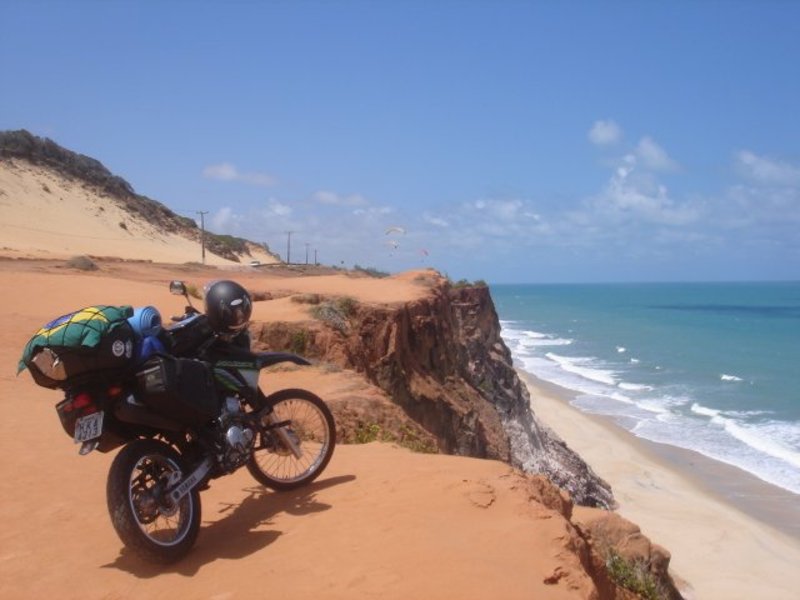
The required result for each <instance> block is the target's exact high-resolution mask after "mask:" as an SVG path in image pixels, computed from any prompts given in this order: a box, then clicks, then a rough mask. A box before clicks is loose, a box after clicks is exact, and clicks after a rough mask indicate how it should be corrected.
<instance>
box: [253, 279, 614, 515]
mask: <svg viewBox="0 0 800 600" xmlns="http://www.w3.org/2000/svg"><path fill="white" fill-rule="evenodd" d="M415 277H416V278H417V279H418V283H419V285H424V286H425V287H426V288H427V289H428V293H427V294H426V295H425V297H423V298H420V299H417V300H415V301H413V302H409V303H405V304H402V305H399V306H387V305H374V304H366V303H357V302H353V303H348V302H347V297H344V298H343V297H339V298H325V297H321V298H316V299H315V301H318V303H317V304H315V305H313V306H314V307H315V308H314V309H312V310H310V311H309V313H310V314H314V315H316V316H317V317H318V318H317V319H316V320H314V321H313V322H308V323H295V324H294V325H293V326H291V327H289V326H287V324H286V323H281V322H270V323H263V324H257V325H255V326H254V333H255V338H256V339H257V340H258V341H259V342H260V343H262V344H263V345H264V346H265V347H270V348H291V347H292V346H293V344H296V343H297V340H298V339H302V340H303V342H304V343H303V348H302V349H303V350H304V351H305V352H306V353H307V354H309V355H311V356H314V357H316V358H318V359H320V360H323V361H326V362H329V363H333V364H336V365H338V366H340V367H342V368H347V369H353V370H355V371H357V372H359V373H361V374H363V375H364V376H365V377H366V378H367V380H368V381H370V382H371V383H373V384H375V385H376V386H378V387H379V388H380V389H382V390H384V391H385V392H386V393H387V394H388V395H389V396H390V397H391V398H392V400H393V402H394V403H395V404H396V405H398V406H399V407H401V408H402V410H403V412H404V413H405V414H406V415H407V416H408V417H409V418H410V419H411V420H412V421H413V422H414V423H415V424H417V425H419V426H421V427H422V428H423V429H424V430H425V431H426V432H428V433H429V434H431V435H432V436H433V437H434V438H435V440H436V444H437V447H438V448H439V449H440V450H441V451H442V452H445V453H448V454H459V455H464V456H474V457H479V458H493V459H497V460H502V461H504V462H508V463H510V464H512V465H514V466H516V467H518V468H520V469H522V470H524V471H527V472H530V473H541V474H545V475H547V476H548V477H549V478H550V479H551V480H552V481H553V482H555V483H556V484H558V485H559V486H561V487H562V488H564V489H565V490H567V491H568V492H569V493H570V494H571V495H572V497H573V498H574V499H575V501H576V502H578V503H579V504H585V505H589V506H600V507H606V508H608V507H610V506H612V505H613V503H614V502H613V497H612V494H611V490H610V488H609V486H608V484H607V483H605V482H604V481H602V480H601V479H600V478H599V477H597V476H596V475H595V474H594V473H593V472H592V470H591V468H590V467H589V466H588V465H587V464H586V463H585V462H584V461H583V460H582V459H581V458H580V457H579V456H578V455H577V454H575V453H574V452H573V451H572V450H570V449H569V448H568V447H567V446H566V445H565V444H564V443H563V441H561V440H560V439H559V438H558V437H557V436H556V435H555V434H554V433H553V432H551V431H550V430H549V429H548V428H547V427H545V426H544V425H543V424H542V423H540V422H539V421H538V419H537V418H536V416H535V415H534V414H533V413H532V412H531V410H530V398H529V396H528V391H527V388H526V387H525V386H524V385H522V383H521V382H520V380H519V377H518V376H517V372H516V371H515V370H514V368H513V365H512V359H511V355H510V352H509V350H508V348H507V347H506V345H505V343H504V342H503V339H502V338H501V336H500V324H499V321H498V318H497V313H496V312H495V309H494V304H493V303H492V299H491V296H490V294H489V290H488V288H487V287H485V286H474V287H473V286H458V287H454V286H452V285H451V284H450V283H449V282H448V281H447V280H445V279H443V278H441V277H439V276H438V275H437V274H435V273H433V272H420V273H419V274H417V275H416V276H415ZM342 306H345V307H346V310H344V309H342Z"/></svg>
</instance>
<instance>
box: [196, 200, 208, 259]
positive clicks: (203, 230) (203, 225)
mask: <svg viewBox="0 0 800 600" xmlns="http://www.w3.org/2000/svg"><path fill="white" fill-rule="evenodd" d="M195 212H196V213H197V214H198V215H200V247H201V248H202V256H203V264H206V222H205V219H204V218H203V217H204V216H205V215H207V214H208V211H207V210H198V211H195Z"/></svg>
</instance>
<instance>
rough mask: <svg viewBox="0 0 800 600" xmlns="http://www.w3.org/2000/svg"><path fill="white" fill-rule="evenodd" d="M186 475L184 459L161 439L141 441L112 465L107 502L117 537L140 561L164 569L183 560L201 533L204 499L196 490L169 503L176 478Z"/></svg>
mask: <svg viewBox="0 0 800 600" xmlns="http://www.w3.org/2000/svg"><path fill="white" fill-rule="evenodd" d="M177 472H180V473H182V475H183V476H185V475H186V472H187V471H186V467H185V465H184V462H183V459H182V458H181V456H180V455H179V454H178V453H177V452H176V451H175V450H174V449H173V448H172V447H171V446H169V445H167V444H165V443H164V442H160V441H157V440H135V441H133V442H131V443H130V444H128V445H127V446H125V447H124V448H123V449H122V450H121V451H120V452H119V454H117V456H116V457H115V458H114V461H113V462H112V463H111V468H110V470H109V473H108V483H107V486H106V500H107V502H108V512H109V514H110V515H111V523H112V524H113V526H114V529H115V531H116V532H117V535H118V536H119V537H120V539H121V540H122V543H123V544H125V546H127V547H128V548H129V549H130V550H132V551H133V552H134V553H136V554H137V555H138V556H139V557H140V558H142V559H144V560H146V561H149V562H155V563H160V564H165V563H173V562H175V561H177V560H180V559H181V558H183V557H184V556H185V555H186V554H187V553H188V552H189V550H191V548H192V546H193V545H194V543H195V541H196V539H197V534H198V532H199V531H200V494H199V493H198V491H197V490H196V489H194V490H192V491H191V492H189V493H188V494H186V495H185V496H184V497H183V498H181V500H180V501H179V502H178V503H177V504H174V505H171V504H170V503H169V502H168V501H167V500H166V493H165V492H166V489H167V486H168V480H169V477H170V475H172V474H174V473H177Z"/></svg>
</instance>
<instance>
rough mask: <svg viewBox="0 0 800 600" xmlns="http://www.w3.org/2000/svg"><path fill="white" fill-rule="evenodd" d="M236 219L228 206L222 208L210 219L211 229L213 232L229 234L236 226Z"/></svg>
mask: <svg viewBox="0 0 800 600" xmlns="http://www.w3.org/2000/svg"><path fill="white" fill-rule="evenodd" d="M237 221H238V218H237V216H236V214H235V213H234V212H233V209H232V208H231V207H230V206H224V207H222V208H221V209H219V210H218V211H217V212H216V213H214V214H213V215H212V217H211V227H212V228H213V230H214V231H219V232H223V233H229V232H230V231H232V230H233V228H234V227H235V226H236V222H237Z"/></svg>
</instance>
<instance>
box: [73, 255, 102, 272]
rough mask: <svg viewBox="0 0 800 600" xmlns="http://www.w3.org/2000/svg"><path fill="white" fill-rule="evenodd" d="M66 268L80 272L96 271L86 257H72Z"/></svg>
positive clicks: (92, 262) (89, 259)
mask: <svg viewBox="0 0 800 600" xmlns="http://www.w3.org/2000/svg"><path fill="white" fill-rule="evenodd" d="M67 266H68V267H70V268H73V269H80V270H81V271H96V270H97V269H98V266H97V265H96V264H95V262H94V261H93V260H92V259H91V258H89V257H88V256H73V257H72V258H70V259H69V260H68V261H67Z"/></svg>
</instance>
